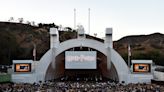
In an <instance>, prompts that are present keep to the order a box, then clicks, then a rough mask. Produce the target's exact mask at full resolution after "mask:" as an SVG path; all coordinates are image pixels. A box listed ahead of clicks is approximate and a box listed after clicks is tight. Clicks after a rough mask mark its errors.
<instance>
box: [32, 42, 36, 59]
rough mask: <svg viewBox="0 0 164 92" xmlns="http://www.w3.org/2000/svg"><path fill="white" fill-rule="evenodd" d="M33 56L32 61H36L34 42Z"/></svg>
mask: <svg viewBox="0 0 164 92" xmlns="http://www.w3.org/2000/svg"><path fill="white" fill-rule="evenodd" d="M33 57H34V61H36V44H34V49H33Z"/></svg>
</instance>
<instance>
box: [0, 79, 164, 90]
mask: <svg viewBox="0 0 164 92" xmlns="http://www.w3.org/2000/svg"><path fill="white" fill-rule="evenodd" d="M0 92H164V85H157V84H152V83H150V84H146V83H137V84H125V83H116V82H111V81H99V82H96V81H45V82H39V83H33V84H29V83H1V84H0Z"/></svg>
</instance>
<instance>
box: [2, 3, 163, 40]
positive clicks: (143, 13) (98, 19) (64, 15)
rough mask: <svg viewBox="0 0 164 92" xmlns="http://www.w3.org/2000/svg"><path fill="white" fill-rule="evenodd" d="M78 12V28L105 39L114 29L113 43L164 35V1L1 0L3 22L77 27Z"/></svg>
mask: <svg viewBox="0 0 164 92" xmlns="http://www.w3.org/2000/svg"><path fill="white" fill-rule="evenodd" d="M89 8H90V32H88V9H89ZM74 9H76V25H83V26H84V29H85V31H86V33H89V34H90V35H93V34H94V33H97V37H104V36H105V29H106V28H113V40H118V39H120V38H122V37H124V36H127V35H146V34H151V33H155V32H160V33H164V0H1V3H0V21H7V20H9V18H10V17H14V20H15V21H16V20H17V19H18V18H24V20H25V21H35V22H36V23H55V24H57V25H62V26H63V27H72V28H74Z"/></svg>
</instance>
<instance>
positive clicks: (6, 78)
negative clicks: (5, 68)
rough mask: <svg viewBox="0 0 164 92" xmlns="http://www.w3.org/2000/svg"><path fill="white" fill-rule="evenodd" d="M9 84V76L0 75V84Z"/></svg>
mask: <svg viewBox="0 0 164 92" xmlns="http://www.w3.org/2000/svg"><path fill="white" fill-rule="evenodd" d="M2 82H11V74H7V73H0V83H2Z"/></svg>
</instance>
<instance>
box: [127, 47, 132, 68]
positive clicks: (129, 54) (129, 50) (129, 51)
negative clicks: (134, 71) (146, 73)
mask: <svg viewBox="0 0 164 92" xmlns="http://www.w3.org/2000/svg"><path fill="white" fill-rule="evenodd" d="M130 56H131V48H130V45H129V44H128V67H129V68H130Z"/></svg>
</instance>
